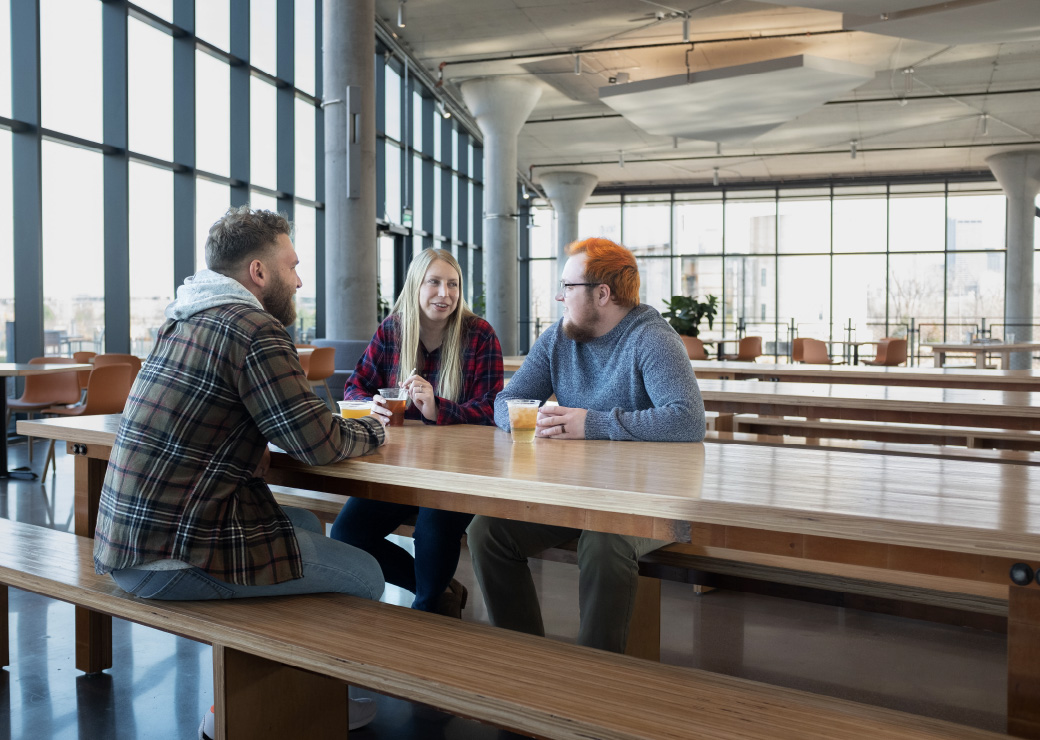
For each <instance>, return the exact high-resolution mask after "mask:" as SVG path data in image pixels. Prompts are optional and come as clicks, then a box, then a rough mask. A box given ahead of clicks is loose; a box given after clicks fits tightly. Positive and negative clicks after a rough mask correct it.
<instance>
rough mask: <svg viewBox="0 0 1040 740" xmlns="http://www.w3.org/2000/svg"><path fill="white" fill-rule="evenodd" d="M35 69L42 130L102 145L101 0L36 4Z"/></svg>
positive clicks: (74, 0) (54, 0) (55, 1)
mask: <svg viewBox="0 0 1040 740" xmlns="http://www.w3.org/2000/svg"><path fill="white" fill-rule="evenodd" d="M69 60H75V63H70V61H69ZM40 66H41V70H40V78H41V87H42V93H41V95H42V100H41V101H40V104H41V116H42V121H43V126H44V128H49V129H53V130H55V131H61V132H63V133H66V134H73V135H74V136H80V137H82V138H84V139H89V140H91V141H101V130H102V128H101V101H102V95H101V3H100V2H87V3H85V2H83V0H41V2H40Z"/></svg>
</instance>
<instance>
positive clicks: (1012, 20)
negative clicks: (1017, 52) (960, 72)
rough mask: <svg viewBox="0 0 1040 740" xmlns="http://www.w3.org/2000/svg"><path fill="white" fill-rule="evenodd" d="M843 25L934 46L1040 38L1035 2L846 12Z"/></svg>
mask: <svg viewBox="0 0 1040 740" xmlns="http://www.w3.org/2000/svg"><path fill="white" fill-rule="evenodd" d="M842 25H843V26H844V27H845V28H847V29H850V30H853V31H868V32H870V33H879V34H882V35H884V36H898V37H899V38H905V39H915V40H917V41H928V42H930V43H934V44H946V45H958V44H1001V43H1007V42H1013V41H1031V40H1034V39H1040V2H1037V0H973V1H972V2H966V1H965V0H960V1H959V2H945V3H935V4H932V5H929V6H926V7H923V8H917V9H914V10H906V11H902V12H898V13H889V14H888V15H887V17H885V18H884V19H883V18H881V17H880V16H878V15H869V16H866V17H863V16H857V15H851V14H849V13H846V14H845V16H844V18H843V19H842Z"/></svg>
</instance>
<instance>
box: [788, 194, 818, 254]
mask: <svg viewBox="0 0 1040 740" xmlns="http://www.w3.org/2000/svg"><path fill="white" fill-rule="evenodd" d="M779 209H780V226H779V228H778V229H777V231H778V234H777V238H778V245H777V248H778V250H779V251H780V252H781V253H785V254H799V253H805V252H815V253H822V254H827V253H828V252H830V251H831V202H830V199H829V198H828V199H826V200H822V199H821V200H784V199H783V198H781V199H780V204H779Z"/></svg>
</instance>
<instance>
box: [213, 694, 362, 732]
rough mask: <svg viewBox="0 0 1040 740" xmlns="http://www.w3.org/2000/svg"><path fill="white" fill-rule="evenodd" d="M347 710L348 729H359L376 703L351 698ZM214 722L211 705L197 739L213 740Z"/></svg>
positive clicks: (215, 729)
mask: <svg viewBox="0 0 1040 740" xmlns="http://www.w3.org/2000/svg"><path fill="white" fill-rule="evenodd" d="M349 712H350V719H349V723H348V726H347V727H348V729H350V730H360V729H361V728H362V727H364V726H365V725H367V724H368V723H369V722H371V721H372V720H374V719H375V718H376V703H375V702H374V701H372V700H371V699H351V700H350V709H349ZM216 722H217V719H216V715H215V714H214V713H213V707H210V708H209V711H208V712H206V716H205V717H203V718H202V724H200V725H199V740H213V739H214V738H215V737H216V736H217V726H216Z"/></svg>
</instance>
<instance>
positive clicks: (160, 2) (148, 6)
mask: <svg viewBox="0 0 1040 740" xmlns="http://www.w3.org/2000/svg"><path fill="white" fill-rule="evenodd" d="M133 4H134V5H136V6H137V7H139V8H141V9H142V10H147V11H148V12H149V13H151V14H152V15H154V16H158V17H159V18H162V19H163V20H164V21H169V22H170V23H173V0H133Z"/></svg>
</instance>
